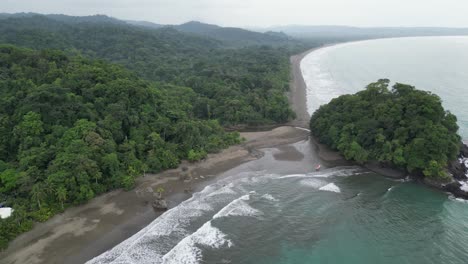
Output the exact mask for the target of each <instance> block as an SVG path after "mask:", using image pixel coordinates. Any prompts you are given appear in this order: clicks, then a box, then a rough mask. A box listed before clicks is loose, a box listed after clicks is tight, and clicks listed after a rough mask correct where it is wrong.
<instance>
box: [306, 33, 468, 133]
mask: <svg viewBox="0 0 468 264" xmlns="http://www.w3.org/2000/svg"><path fill="white" fill-rule="evenodd" d="M301 70H302V74H303V76H304V80H305V82H306V84H307V106H308V111H309V113H310V114H312V113H313V112H314V111H315V110H316V109H318V107H319V106H320V105H322V104H325V103H328V102H329V101H330V100H331V99H333V98H335V97H337V96H340V95H342V94H349V93H355V92H357V91H359V90H362V89H364V88H365V86H366V85H367V84H369V83H371V82H375V81H377V80H378V79H383V78H386V79H390V80H391V81H392V83H395V82H399V83H405V84H410V85H413V86H415V87H416V88H417V89H420V90H426V91H431V92H433V93H435V94H437V95H438V96H440V98H441V99H442V104H443V106H444V107H445V109H447V110H450V111H451V112H452V113H453V114H455V115H456V116H457V117H458V125H459V126H460V135H461V136H462V138H463V139H464V140H468V110H467V109H466V108H467V107H468V97H467V94H468V37H417V38H394V39H379V40H366V41H359V42H351V43H344V44H338V45H334V46H330V47H326V48H322V49H319V50H316V51H314V52H312V53H310V54H309V55H307V56H306V57H305V58H304V59H303V60H302V62H301Z"/></svg>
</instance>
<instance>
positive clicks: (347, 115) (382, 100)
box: [310, 80, 460, 181]
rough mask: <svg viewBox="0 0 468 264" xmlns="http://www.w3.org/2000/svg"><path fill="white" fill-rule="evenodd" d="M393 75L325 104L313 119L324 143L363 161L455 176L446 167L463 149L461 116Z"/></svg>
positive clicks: (441, 178) (432, 176) (435, 176)
mask: <svg viewBox="0 0 468 264" xmlns="http://www.w3.org/2000/svg"><path fill="white" fill-rule="evenodd" d="M388 86H389V80H379V81H378V82H376V83H372V84H369V85H368V86H367V88H366V90H364V91H361V92H358V93H356V94H353V95H343V96H340V97H338V98H335V99H333V100H332V101H331V102H330V103H328V104H326V105H323V106H321V107H320V108H319V109H318V110H317V111H316V112H315V113H314V114H313V115H312V118H311V121H310V128H311V131H312V133H313V135H315V136H316V137H317V138H318V139H319V141H320V142H322V143H324V144H326V145H328V146H330V147H331V148H332V149H335V150H338V151H340V152H341V153H342V154H343V155H344V156H345V158H346V159H350V160H355V161H357V162H359V163H366V162H368V161H378V162H379V163H380V164H382V165H384V166H390V167H398V168H401V169H404V170H406V171H408V172H410V173H413V174H415V175H422V176H424V177H427V178H430V179H434V180H438V181H447V180H450V176H449V174H448V173H447V172H446V170H445V169H446V167H447V164H448V163H449V162H452V161H454V160H456V157H457V155H458V153H459V148H460V136H459V135H458V134H457V131H458V125H457V118H456V117H455V116H454V115H453V114H451V113H450V112H448V111H445V110H444V108H443V107H442V103H441V100H440V98H439V97H438V96H437V95H434V94H432V93H430V92H425V91H421V90H417V89H415V88H414V87H412V86H409V85H404V84H399V83H397V84H395V85H394V86H393V87H392V89H391V90H389V89H388Z"/></svg>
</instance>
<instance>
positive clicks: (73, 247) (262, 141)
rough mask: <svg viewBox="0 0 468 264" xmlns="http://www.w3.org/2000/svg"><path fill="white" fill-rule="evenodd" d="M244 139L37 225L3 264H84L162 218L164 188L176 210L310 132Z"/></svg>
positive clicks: (287, 129) (0, 256)
mask: <svg viewBox="0 0 468 264" xmlns="http://www.w3.org/2000/svg"><path fill="white" fill-rule="evenodd" d="M241 136H242V137H244V138H245V139H246V142H244V143H242V144H240V145H236V146H231V147H230V148H228V149H225V150H223V151H221V152H220V153H217V154H209V155H208V158H207V159H206V160H205V161H200V162H196V163H190V162H187V161H184V162H183V163H181V164H180V166H179V167H178V168H177V169H172V170H167V171H164V172H161V173H158V174H146V175H145V176H141V177H140V178H138V179H137V183H136V187H135V188H134V189H132V190H130V191H124V190H122V189H119V190H114V191H111V192H109V193H105V194H102V195H100V196H98V197H95V198H93V199H92V200H91V201H89V202H88V203H86V204H84V205H80V206H74V207H70V208H67V209H66V210H65V212H63V213H61V214H58V215H55V216H54V217H52V218H51V219H49V220H47V221H46V222H43V223H36V224H35V225H34V227H33V229H32V230H30V231H28V232H26V233H23V234H21V235H20V236H18V237H17V238H16V239H15V240H13V241H12V242H11V243H10V245H9V247H8V248H7V249H6V250H5V251H3V252H1V253H0V263H2V264H22V263H31V264H35V263H47V264H49V263H67V264H73V263H84V262H86V261H88V260H91V259H92V258H94V257H96V256H98V255H100V254H102V253H104V252H106V251H107V250H109V249H111V248H113V247H114V246H116V245H118V244H120V243H121V242H122V241H124V240H126V239H127V238H129V237H131V236H132V235H134V234H135V233H137V232H138V231H140V230H141V229H143V228H144V227H145V226H147V225H148V224H150V223H151V222H152V221H154V220H155V219H156V218H157V217H159V216H160V215H162V214H163V213H164V212H156V211H155V210H154V209H153V208H152V206H151V202H152V201H153V200H154V198H155V196H156V191H155V190H156V189H157V188H159V187H163V188H164V190H165V199H166V200H167V202H168V206H169V208H173V207H176V206H177V205H178V204H180V203H181V202H183V201H185V200H187V199H189V198H190V197H191V196H192V193H195V192H198V191H201V190H202V189H203V188H204V187H205V186H207V185H208V184H210V183H212V182H213V181H215V180H218V177H219V176H220V175H221V174H222V173H223V172H226V171H228V170H230V169H233V168H236V167H238V166H240V165H242V164H244V163H246V162H249V161H253V160H257V159H259V158H261V157H262V156H263V152H262V151H261V150H260V149H263V148H278V147H281V146H283V145H288V144H292V143H295V142H299V141H302V140H306V139H307V138H308V137H309V132H307V131H305V130H301V129H297V128H294V127H291V126H282V127H278V128H275V129H272V130H269V131H261V132H243V133H241ZM286 155H288V154H286ZM181 176H183V177H181ZM187 176H188V178H189V179H187Z"/></svg>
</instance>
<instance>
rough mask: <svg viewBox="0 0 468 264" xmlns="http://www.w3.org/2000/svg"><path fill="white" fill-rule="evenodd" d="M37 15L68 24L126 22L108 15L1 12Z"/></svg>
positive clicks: (0, 16)
mask: <svg viewBox="0 0 468 264" xmlns="http://www.w3.org/2000/svg"><path fill="white" fill-rule="evenodd" d="M36 16H42V17H47V18H49V19H52V20H55V21H60V22H64V23H67V24H75V23H112V24H125V22H124V21H122V20H119V19H116V18H113V17H109V16H106V15H92V16H67V15H62V14H47V15H44V14H38V13H15V14H8V13H0V19H8V18H31V17H36Z"/></svg>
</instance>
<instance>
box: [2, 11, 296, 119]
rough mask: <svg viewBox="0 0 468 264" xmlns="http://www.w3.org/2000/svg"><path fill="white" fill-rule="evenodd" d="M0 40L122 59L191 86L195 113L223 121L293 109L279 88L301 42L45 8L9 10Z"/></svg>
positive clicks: (143, 73) (149, 75)
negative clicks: (86, 19)
mask: <svg viewBox="0 0 468 264" xmlns="http://www.w3.org/2000/svg"><path fill="white" fill-rule="evenodd" d="M0 43H8V44H14V45H18V46H22V47H27V48H33V49H48V48H52V49H59V50H64V51H66V52H67V53H68V54H72V55H73V54H81V55H83V56H86V57H89V58H100V59H104V60H107V61H109V62H114V63H118V64H121V65H124V66H125V67H126V68H127V69H129V70H131V71H134V72H135V73H137V74H138V76H139V77H141V78H144V79H146V80H150V81H157V82H162V83H170V84H175V85H180V86H186V87H190V88H192V89H193V90H194V91H195V92H196V93H197V94H198V95H199V97H198V99H197V102H196V104H195V105H197V111H196V112H195V113H194V114H195V116H196V117H199V118H204V119H213V118H214V119H218V120H219V121H220V122H221V123H222V124H225V125H239V124H268V123H281V122H286V121H288V120H290V119H291V118H292V117H293V113H292V111H291V110H290V108H289V106H288V101H287V98H286V96H285V95H284V92H285V91H287V89H288V82H289V55H290V54H292V53H294V52H296V51H298V50H303V49H305V47H304V46H302V44H300V43H298V44H290V45H286V46H281V45H280V46H278V47H276V48H273V47H265V46H264V47H260V46H256V45H255V46H251V47H244V48H236V49H233V48H228V47H230V46H227V45H225V44H224V43H223V42H221V41H219V40H215V39H213V38H209V37H203V36H199V35H195V34H191V33H190V34H188V33H183V32H179V31H177V30H175V29H173V28H168V27H164V28H161V29H149V28H144V27H137V26H131V25H127V24H115V23H107V22H105V23H64V22H61V21H57V20H54V19H50V18H48V17H45V16H30V17H20V18H8V19H5V20H3V21H2V23H0Z"/></svg>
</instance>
